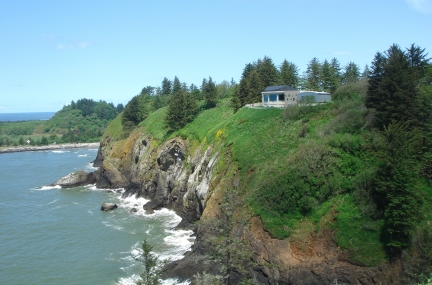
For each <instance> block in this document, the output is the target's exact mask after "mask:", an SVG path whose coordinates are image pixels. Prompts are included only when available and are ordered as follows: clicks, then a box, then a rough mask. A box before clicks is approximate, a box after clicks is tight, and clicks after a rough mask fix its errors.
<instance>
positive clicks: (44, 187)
mask: <svg viewBox="0 0 432 285" xmlns="http://www.w3.org/2000/svg"><path fill="white" fill-rule="evenodd" d="M52 189H61V186H59V185H55V186H41V187H35V188H31V189H30V190H34V191H46V190H52Z"/></svg>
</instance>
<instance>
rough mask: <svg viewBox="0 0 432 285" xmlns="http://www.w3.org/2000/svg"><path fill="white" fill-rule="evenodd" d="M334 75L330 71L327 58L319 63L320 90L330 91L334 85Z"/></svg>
mask: <svg viewBox="0 0 432 285" xmlns="http://www.w3.org/2000/svg"><path fill="white" fill-rule="evenodd" d="M333 80H334V76H333V72H332V67H331V65H330V63H329V62H328V61H327V59H325V60H324V62H323V63H322V65H321V70H320V82H321V90H322V91H325V92H330V90H331V89H332V87H334V86H333V85H334V82H333Z"/></svg>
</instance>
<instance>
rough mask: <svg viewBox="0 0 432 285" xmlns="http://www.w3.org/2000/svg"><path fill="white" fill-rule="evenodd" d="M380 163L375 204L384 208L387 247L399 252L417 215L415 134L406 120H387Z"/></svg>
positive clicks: (407, 241)
mask: <svg viewBox="0 0 432 285" xmlns="http://www.w3.org/2000/svg"><path fill="white" fill-rule="evenodd" d="M382 138H383V141H382V142H383V144H382V146H381V151H382V152H381V157H382V158H383V159H382V163H381V165H380V166H379V170H378V172H377V174H376V177H375V187H374V188H375V190H376V191H377V193H378V197H377V198H378V199H379V201H378V204H381V207H383V208H384V218H385V219H384V221H385V228H386V231H387V240H388V242H387V246H389V247H392V248H395V249H397V250H398V251H400V250H401V249H403V248H405V247H407V246H408V245H409V243H410V239H411V234H412V232H413V230H414V226H415V224H416V222H417V221H418V217H419V206H420V199H419V197H418V194H417V189H416V185H415V183H414V179H413V178H414V175H415V173H416V171H415V169H416V168H417V162H416V161H415V159H414V157H415V154H416V153H417V150H418V141H419V137H418V133H417V132H416V131H410V130H409V123H408V122H397V123H391V124H389V125H388V127H385V129H384V132H382Z"/></svg>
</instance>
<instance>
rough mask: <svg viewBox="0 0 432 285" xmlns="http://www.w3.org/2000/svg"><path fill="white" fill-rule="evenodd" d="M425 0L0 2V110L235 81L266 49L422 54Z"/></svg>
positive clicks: (299, 59) (294, 57) (358, 59)
mask: <svg viewBox="0 0 432 285" xmlns="http://www.w3.org/2000/svg"><path fill="white" fill-rule="evenodd" d="M431 31H432V0H326V1H322V0H303V1H300V0H295V1H294V0H265V1H264V0H261V1H259V0H219V1H204V0H181V1H180V0H140V1H131V0H124V1H111V0H104V1H102V0H85V1H84V0H74V1H46V0H38V1H36V0H34V1H31V0H27V1H22V0H13V1H12V0H0V38H1V41H0V112H1V113H12V112H49V111H58V110H60V109H61V108H62V107H63V105H67V104H69V103H70V102H71V101H72V100H75V101H76V100H78V99H81V98H91V99H94V100H106V101H108V102H114V104H118V103H123V104H126V103H127V102H128V101H129V100H130V99H131V98H132V97H133V96H134V95H136V94H138V93H139V92H140V91H141V89H142V88H143V87H145V86H147V85H150V86H160V83H161V82H162V79H163V78H164V77H168V78H169V79H173V78H174V76H176V75H177V76H178V77H179V79H180V81H182V82H187V83H188V84H191V83H194V84H196V85H200V83H201V81H202V79H203V78H204V77H207V78H208V76H211V77H212V78H213V80H214V81H216V82H221V81H222V80H228V81H229V80H230V79H231V78H232V77H233V78H234V80H236V81H239V79H240V76H241V72H242V70H243V68H244V66H245V64H246V63H249V62H253V61H256V60H257V59H258V58H263V57H264V56H269V57H271V58H272V59H273V62H274V63H275V64H276V65H277V66H279V65H280V64H281V63H282V61H283V60H284V59H287V60H288V61H291V62H294V63H295V64H297V66H298V67H299V68H300V70H301V71H304V70H305V69H306V66H307V63H308V62H309V61H310V60H311V59H312V58H313V57H317V58H318V59H319V60H321V61H322V60H324V59H329V60H330V59H331V58H333V57H336V58H338V59H339V61H340V62H341V64H342V65H345V64H346V63H348V62H349V61H353V62H355V63H357V64H358V65H360V66H361V68H362V69H363V67H364V66H365V64H370V62H371V61H372V59H373V57H374V55H375V53H376V52H377V51H385V50H386V49H387V48H388V47H389V46H390V45H392V44H393V43H397V44H399V45H400V46H401V47H403V48H405V47H408V46H409V45H410V44H411V43H416V44H417V45H419V46H420V47H422V48H426V51H427V52H429V54H430V56H432V33H431Z"/></svg>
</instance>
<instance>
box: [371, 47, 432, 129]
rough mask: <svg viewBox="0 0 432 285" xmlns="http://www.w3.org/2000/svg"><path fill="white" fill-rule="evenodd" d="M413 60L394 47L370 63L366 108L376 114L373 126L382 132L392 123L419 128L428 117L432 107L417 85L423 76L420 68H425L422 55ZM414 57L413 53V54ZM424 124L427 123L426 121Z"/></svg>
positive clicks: (425, 61) (426, 61)
mask: <svg viewBox="0 0 432 285" xmlns="http://www.w3.org/2000/svg"><path fill="white" fill-rule="evenodd" d="M418 52H419V53H420V54H417V55H416V56H415V57H416V58H417V60H415V59H413V58H412V57H413V56H414V55H413V54H411V53H405V52H404V51H402V50H401V49H400V47H399V46H398V45H396V44H394V45H392V46H391V47H390V48H389V49H388V50H387V51H386V52H385V54H384V55H383V54H382V53H377V54H376V56H375V58H374V61H373V62H372V70H371V74H370V76H369V81H370V85H369V87H368V92H367V97H366V106H367V107H368V108H374V109H375V110H376V112H377V114H376V123H375V126H376V127H377V128H379V129H381V130H383V129H384V127H385V126H388V125H389V124H390V123H392V122H399V121H401V122H410V125H411V126H417V127H420V126H422V129H424V121H425V120H424V119H425V117H424V116H425V115H426V114H430V113H431V110H432V105H431V104H430V103H429V102H427V101H428V100H427V98H424V97H422V96H423V95H422V93H423V92H422V93H420V92H419V91H420V90H421V89H419V88H418V87H419V82H421V81H422V79H424V77H419V76H421V75H424V74H425V73H423V72H420V71H419V70H422V71H423V70H424V68H421V67H419V66H427V65H428V60H426V59H424V56H423V54H422V53H423V51H422V50H419V51H418ZM413 53H414V51H413ZM426 121H427V120H426Z"/></svg>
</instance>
